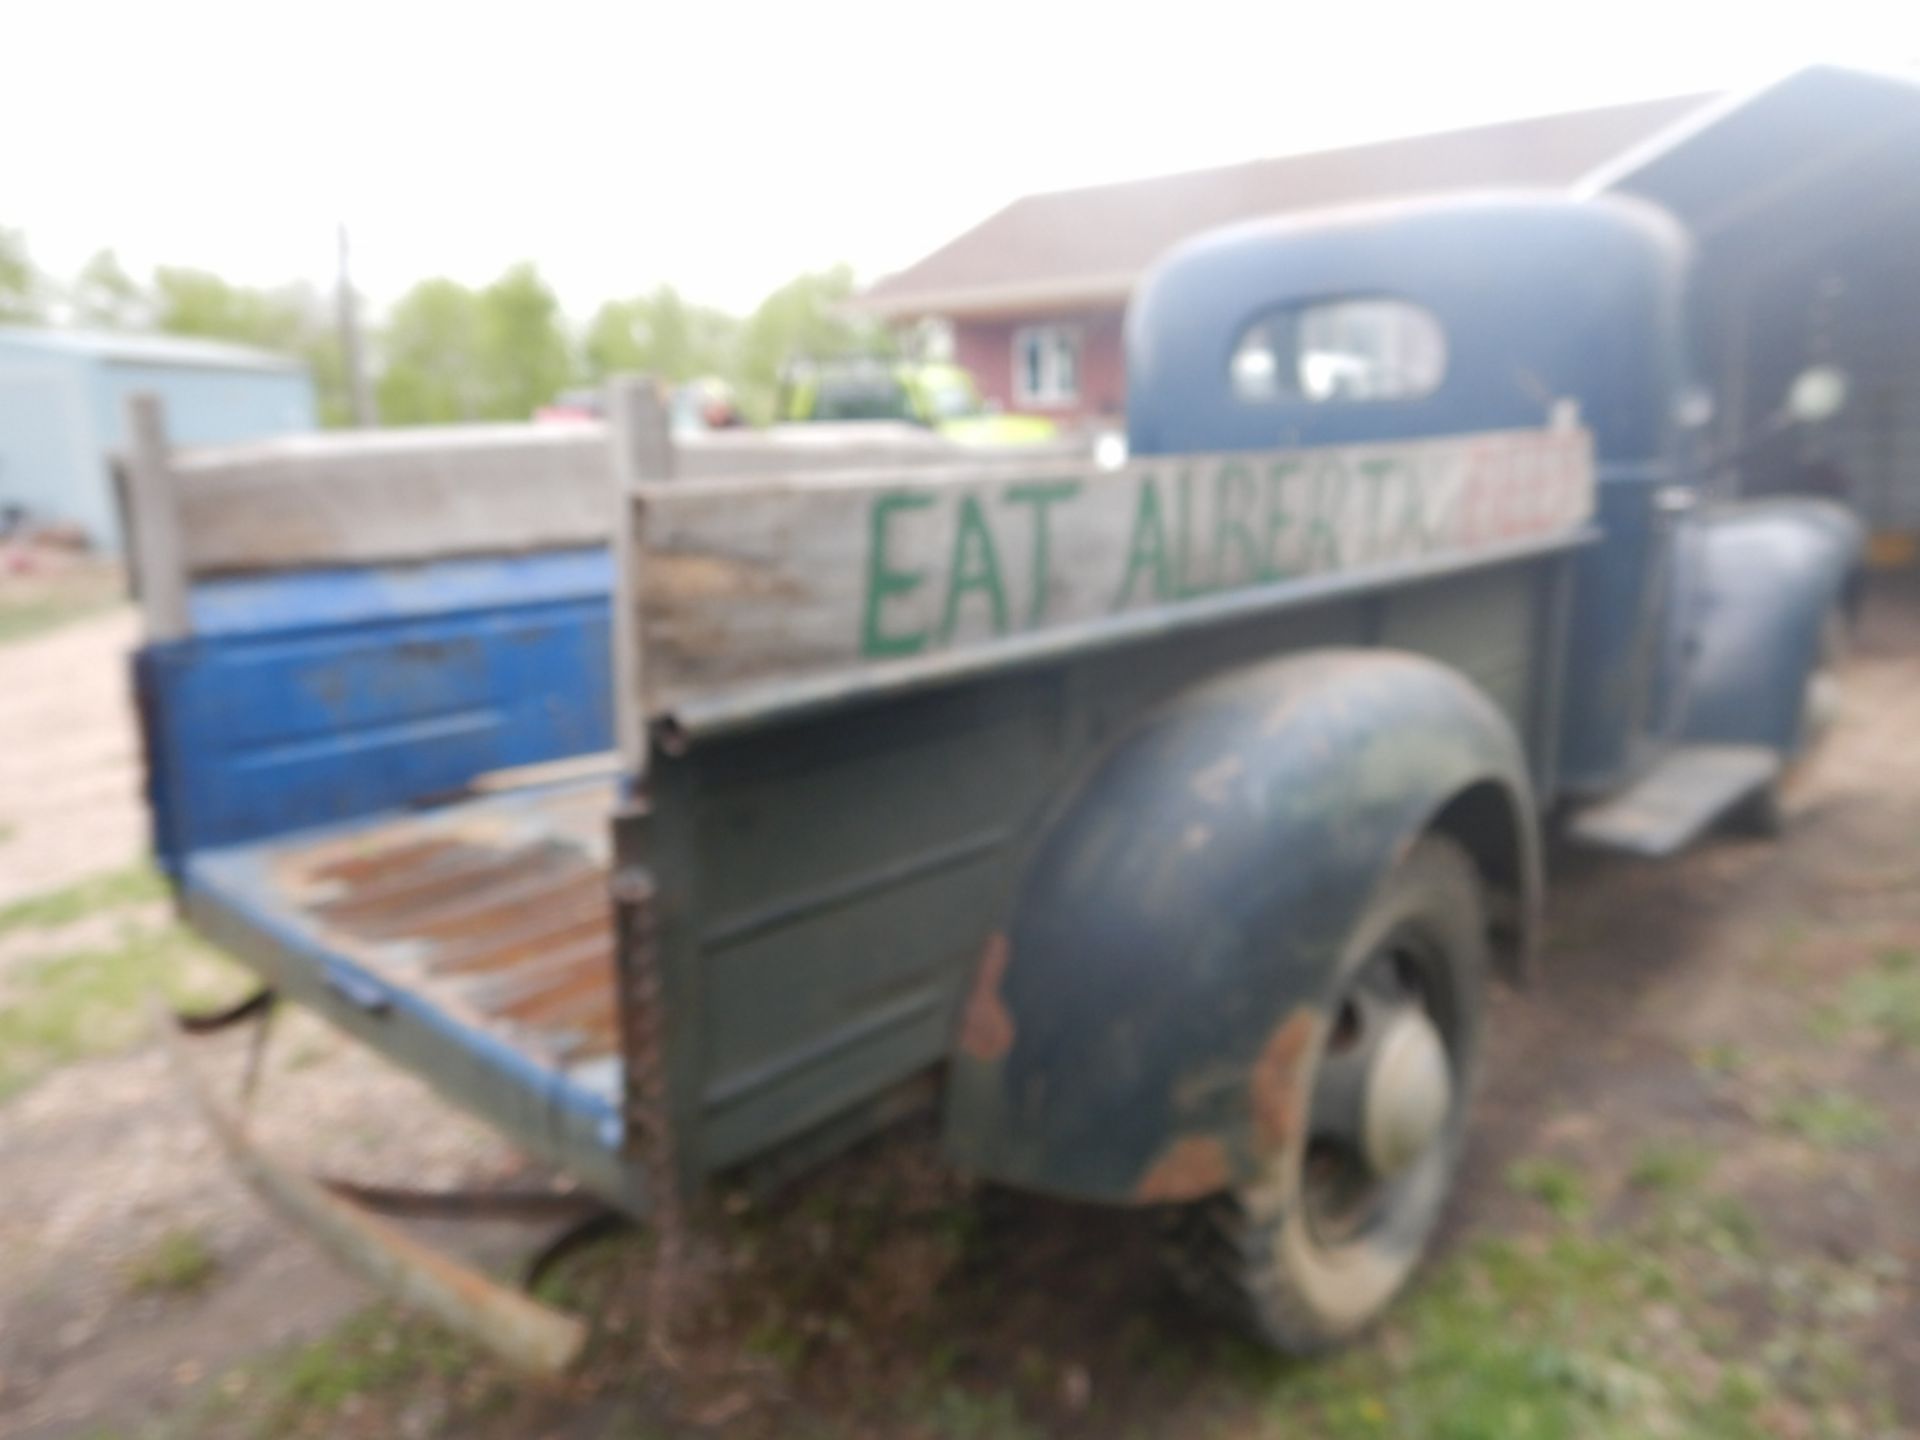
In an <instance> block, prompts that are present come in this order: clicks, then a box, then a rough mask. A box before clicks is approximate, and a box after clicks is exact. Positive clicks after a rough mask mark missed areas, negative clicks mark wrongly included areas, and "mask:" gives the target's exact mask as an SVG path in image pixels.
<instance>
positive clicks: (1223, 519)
mask: <svg viewBox="0 0 1920 1440" xmlns="http://www.w3.org/2000/svg"><path fill="white" fill-rule="evenodd" d="M1252 518H1253V472H1252V471H1251V470H1249V469H1247V467H1246V466H1245V465H1243V464H1241V463H1240V462H1239V461H1237V460H1229V461H1228V462H1227V463H1226V464H1224V465H1222V466H1221V467H1220V468H1219V469H1218V470H1216V471H1214V473H1213V565H1212V571H1213V573H1212V580H1213V583H1214V585H1215V587H1217V588H1219V589H1225V588H1226V587H1227V586H1229V585H1250V584H1252V583H1253V582H1254V581H1255V580H1258V579H1259V578H1260V547H1259V545H1258V544H1257V542H1256V541H1255V540H1254V538H1253V531H1252V529H1251V528H1250V527H1249V524H1248V522H1249V521H1250V520H1251V519H1252ZM1230 549H1237V550H1238V551H1239V552H1240V564H1239V566H1238V568H1237V571H1235V570H1230V569H1229V568H1228V565H1227V552H1228V551H1229V550H1230Z"/></svg>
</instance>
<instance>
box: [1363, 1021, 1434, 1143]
mask: <svg viewBox="0 0 1920 1440" xmlns="http://www.w3.org/2000/svg"><path fill="white" fill-rule="evenodd" d="M1452 1108H1453V1075H1452V1072H1451V1070H1450V1069H1449V1067H1448V1065H1447V1047H1446V1042H1445V1041H1443V1040H1442V1039H1441V1038H1440V1032H1439V1031H1438V1030H1437V1029H1435V1028H1434V1024H1433V1021H1431V1020H1429V1019H1428V1018H1427V1016H1426V1014H1425V1012H1424V1011H1421V1010H1417V1009H1407V1010H1403V1011H1402V1012H1401V1013H1400V1014H1398V1015H1396V1016H1394V1018H1393V1020H1392V1022H1391V1023H1390V1024H1389V1025H1388V1027H1387V1031H1386V1033H1385V1034H1384V1035H1382V1036H1381V1037H1380V1042H1379V1045H1378V1048H1376V1049H1375V1051H1374V1053H1373V1057H1372V1063H1371V1064H1369V1065H1368V1067H1367V1081H1366V1096H1365V1099H1364V1101H1363V1102H1362V1120H1361V1143H1362V1147H1363V1148H1364V1150H1365V1152H1366V1157H1367V1164H1368V1166H1369V1167H1370V1168H1371V1169H1372V1170H1373V1172H1374V1174H1376V1175H1380V1176H1383V1177H1384V1176H1391V1175H1397V1174H1399V1173H1400V1171H1402V1170H1404V1169H1405V1168H1406V1167H1407V1166H1408V1165H1410V1164H1412V1163H1413V1162H1414V1161H1415V1160H1417V1159H1418V1158H1419V1157H1420V1156H1421V1155H1422V1154H1424V1153H1425V1151H1426V1149H1427V1147H1428V1146H1429V1145H1431V1144H1432V1143H1433V1141H1434V1137H1435V1136H1437V1135H1438V1134H1439V1133H1440V1131H1441V1129H1442V1128H1443V1127H1444V1126H1445V1125H1446V1123H1447V1115H1448V1113H1449V1112H1450V1111H1451V1110H1452Z"/></svg>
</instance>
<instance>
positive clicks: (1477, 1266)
mask: <svg viewBox="0 0 1920 1440" xmlns="http://www.w3.org/2000/svg"><path fill="white" fill-rule="evenodd" d="M1675 1293H1676V1292H1675V1282H1674V1278H1673V1270H1672V1267H1671V1265H1670V1262H1669V1261H1668V1260H1666V1259H1664V1258H1662V1257H1660V1256H1657V1255H1653V1254H1650V1253H1649V1251H1648V1248H1647V1247H1646V1246H1645V1245H1644V1244H1643V1243H1641V1242H1639V1241H1638V1240H1636V1239H1635V1238H1633V1237H1626V1236H1616V1237H1611V1238H1594V1237H1590V1236H1581V1235H1570V1234H1565V1235H1559V1236H1556V1237H1554V1238H1552V1239H1550V1240H1546V1241H1543V1242H1542V1241H1535V1242H1526V1243H1518V1242H1509V1241H1501V1240H1492V1241H1485V1242H1482V1243H1481V1244H1479V1245H1477V1246H1474V1247H1472V1248H1470V1249H1469V1250H1468V1251H1466V1252H1465V1253H1463V1254H1462V1255H1459V1256H1457V1257H1455V1258H1454V1259H1453V1260H1452V1261H1450V1262H1448V1263H1446V1264H1445V1265H1443V1266H1441V1267H1440V1268H1439V1269H1438V1270H1437V1271H1436V1272H1435V1273H1434V1274H1433V1275H1432V1277H1431V1278H1430V1279H1429V1280H1428V1281H1427V1282H1426V1283H1424V1284H1421V1285H1419V1286H1418V1287H1417V1288H1416V1289H1415V1291H1414V1292H1413V1294H1411V1295H1410V1296H1408V1297H1407V1298H1406V1300H1404V1301H1403V1302H1402V1304H1401V1307H1400V1308H1399V1309H1398V1310H1397V1311H1396V1312H1395V1313H1394V1314H1393V1316H1392V1317H1391V1318H1390V1319H1389V1320H1388V1322H1387V1325H1386V1326H1385V1328H1384V1333H1383V1334H1382V1336H1381V1340H1380V1343H1378V1344H1373V1345H1368V1346H1365V1347H1363V1348H1360V1349H1356V1350H1352V1351H1348V1352H1345V1353H1343V1354H1341V1355H1339V1356H1336V1357H1333V1358H1331V1359H1329V1360H1325V1361H1321V1362H1319V1363H1317V1364H1315V1365H1311V1366H1306V1367H1294V1368H1281V1369H1279V1370H1278V1371H1277V1372H1276V1379H1275V1380H1274V1382H1273V1384H1272V1387H1271V1393H1270V1394H1269V1396H1268V1401H1267V1405H1266V1406H1265V1412H1264V1418H1265V1419H1266V1420H1267V1422H1268V1427H1267V1428H1265V1429H1263V1430H1261V1431H1258V1432H1255V1433H1258V1434H1260V1435H1263V1436H1264V1435H1272V1436H1276V1437H1277V1436H1282V1435H1294V1434H1299V1435H1316V1436H1322V1437H1324V1440H1372V1437H1381V1436H1397V1437H1408V1440H1482V1437H1484V1440H1495V1437H1499V1440H1558V1437H1562V1436H1570V1435H1578V1436H1583V1437H1593V1440H1626V1437H1639V1436H1646V1435H1687V1436H1697V1437H1708V1440H1712V1437H1722V1436H1725V1437H1733V1436H1744V1435H1750V1434H1752V1433H1754V1431H1755V1429H1756V1428H1757V1427H1756V1425H1755V1414H1756V1411H1757V1409H1758V1407H1759V1406H1760V1405H1761V1404H1763V1403H1764V1402H1765V1400H1766V1399H1767V1398H1768V1397H1769V1394H1770V1387H1769V1386H1768V1385H1767V1384H1766V1383H1764V1381H1756V1382H1754V1383H1750V1384H1747V1383H1743V1384H1732V1385H1729V1384H1727V1383H1724V1381H1725V1375H1724V1372H1723V1369H1722V1367H1721V1366H1720V1365H1719V1364H1718V1363H1715V1362H1713V1361H1712V1360H1711V1359H1709V1358H1708V1357H1705V1356H1703V1355H1701V1354H1699V1353H1698V1352H1697V1349H1696V1347H1697V1336H1696V1335H1695V1334H1694V1333H1693V1332H1692V1331H1690V1330H1689V1329H1688V1328H1687V1327H1686V1326H1685V1325H1684V1324H1678V1325H1676V1326H1674V1327H1673V1328H1674V1332H1675V1333H1673V1334H1663V1333H1656V1331H1655V1330H1654V1328H1653V1327H1650V1326H1649V1325H1648V1324H1647V1320H1646V1317H1647V1315H1648V1313H1649V1312H1650V1311H1651V1310H1654V1309H1656V1308H1667V1309H1669V1310H1670V1309H1671V1308H1672V1307H1673V1304H1674V1300H1675Z"/></svg>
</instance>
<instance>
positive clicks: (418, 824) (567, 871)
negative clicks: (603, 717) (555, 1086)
mask: <svg viewBox="0 0 1920 1440" xmlns="http://www.w3.org/2000/svg"><path fill="white" fill-rule="evenodd" d="M611 806H612V795H611V791H610V787H607V786H601V785H592V786H585V787H580V788H574V789H562V790H555V791H553V792H550V793H544V794H541V793H528V792H523V793H522V795H519V796H515V797H512V798H510V799H508V798H503V799H501V800H498V801H492V800H489V801H480V802H476V803H475V804H474V805H473V806H472V807H470V808H454V809H450V810H445V811H441V812H438V813H435V814H431V815H427V816H409V817H406V818H405V819H401V820H395V821H392V822H390V823H384V824H379V825H372V826H368V827H367V828H365V829H364V830H362V831H360V832H358V833H357V834H355V835H354V836H353V837H351V839H350V840H348V841H344V842H343V841H341V840H339V839H329V840H326V841H323V842H318V843H308V844H296V845H292V846H288V847H286V848H285V849H283V850H281V851H280V852H279V853H278V854H277V855H276V856H275V857H274V859H273V861H272V873H273V876H274V880H275V886H276V889H277V890H278V892H279V896H280V898H281V899H282V901H283V903H285V904H287V905H289V906H290V907H291V908H292V909H293V911H294V912H295V917H294V918H295V919H296V921H297V923H299V924H300V925H301V926H303V927H304V928H307V929H309V930H310V931H311V932H312V933H313V935H314V936H315V938H316V939H318V940H319V941H321V942H322V943H323V944H324V945H325V946H326V947H327V948H328V949H329V950H331V951H333V952H334V953H336V954H339V955H341V956H343V957H345V958H347V959H349V960H351V961H352V962H353V963H355V964H357V965H360V966H362V967H364V968H365V969H367V970H369V971H371V972H372V973H373V974H375V975H376V976H378V977H380V978H381V979H382V980H383V981H385V982H386V983H388V984H391V985H394V986H397V987H403V988H405V989H408V990H411V991H414V992H416V993H418V994H420V995H421V996H422V997H423V998H426V999H427V1000H429V1001H430V1002H431V1003H432V1004H433V1005H434V1006H435V1007H436V1008H438V1009H440V1010H442V1011H444V1012H446V1013H448V1014H450V1015H454V1016H457V1017H459V1018H461V1019H463V1020H466V1021H468V1022H470V1023H474V1024H477V1025H480V1026H483V1027H485V1028H488V1029H490V1030H493V1031H494V1032H495V1033H496V1034H498V1035H499V1036H500V1037H501V1038H502V1039H504V1040H506V1041H507V1043H509V1044H511V1045H513V1046H514V1047H515V1048H516V1049H519V1050H521V1051H522V1052H524V1053H526V1054H527V1055H529V1056H530V1057H531V1058H533V1059H535V1060H538V1061H541V1062H544V1063H569V1064H571V1063H580V1062H584V1061H588V1060H591V1059H594V1058H597V1057H600V1056H604V1055H609V1054H612V1053H614V1052H616V1051H617V1050H618V1049H619V1039H620V1037H619V1025H618V1018H617V1015H616V1013H615V995H614V992H615V976H614V950H613V944H614V936H613V913H612V905H611V900H610V897H609V896H608V893H607V866H606V863H605V860H604V857H603V850H604V842H598V841H593V840H590V839H584V838H582V836H583V832H584V830H585V826H584V823H583V821H584V817H588V816H597V817H598V818H599V819H600V821H602V822H604V820H605V818H606V815H607V814H608V812H609V811H610V809H611Z"/></svg>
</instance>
